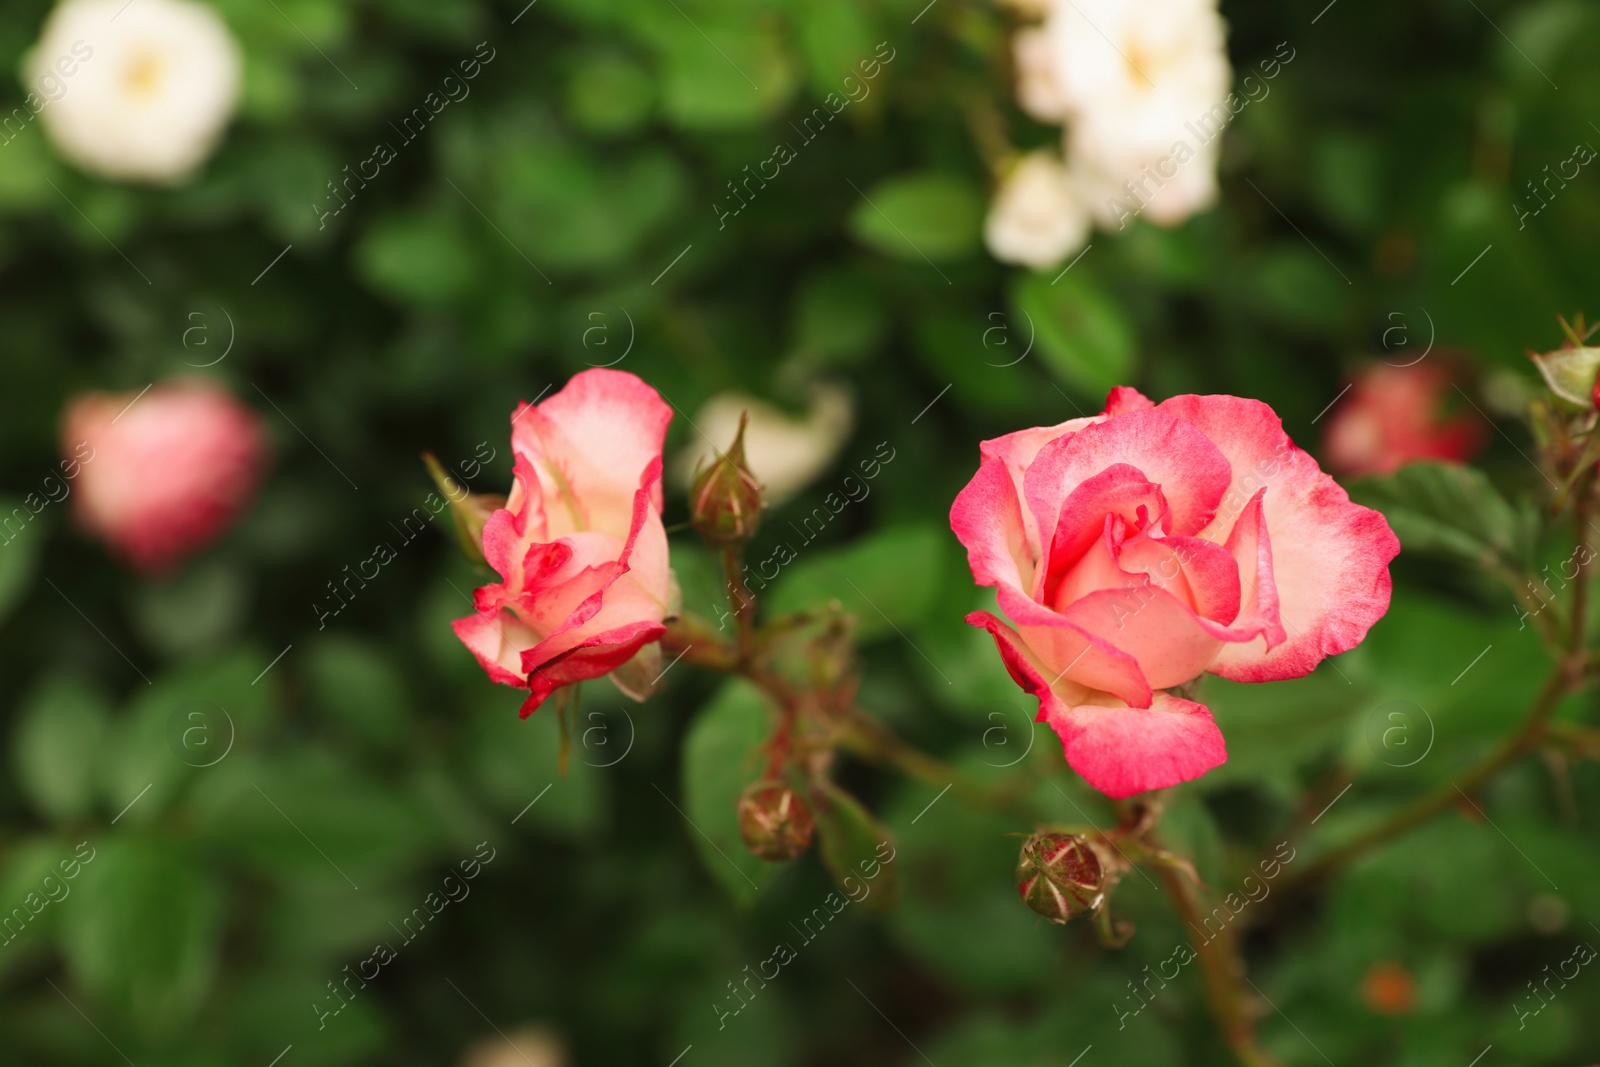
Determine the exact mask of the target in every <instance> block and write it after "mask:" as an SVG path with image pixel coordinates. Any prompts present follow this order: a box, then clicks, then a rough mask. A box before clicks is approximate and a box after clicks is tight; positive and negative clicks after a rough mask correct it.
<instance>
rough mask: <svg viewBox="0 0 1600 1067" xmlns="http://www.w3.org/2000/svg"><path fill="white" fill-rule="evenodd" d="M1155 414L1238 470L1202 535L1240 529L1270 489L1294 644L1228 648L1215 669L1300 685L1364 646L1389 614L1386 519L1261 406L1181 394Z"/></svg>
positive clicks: (1279, 581)
mask: <svg viewBox="0 0 1600 1067" xmlns="http://www.w3.org/2000/svg"><path fill="white" fill-rule="evenodd" d="M1156 410H1157V412H1161V413H1170V414H1173V415H1176V416H1178V417H1179V418H1181V419H1183V421H1184V422H1186V423H1188V424H1189V425H1190V426H1193V427H1195V428H1197V429H1198V430H1200V431H1201V432H1202V433H1204V434H1205V435H1206V436H1208V437H1209V438H1210V439H1211V440H1213V441H1215V442H1216V444H1217V447H1218V448H1220V449H1221V450H1222V453H1223V455H1225V456H1227V458H1228V462H1229V464H1230V465H1231V466H1232V468H1233V480H1232V482H1231V484H1230V486H1229V488H1228V491H1227V493H1226V495H1225V496H1224V497H1223V499H1222V504H1221V507H1220V509H1219V510H1218V513H1217V516H1216V518H1215V519H1214V520H1213V521H1212V523H1211V525H1210V526H1209V527H1207V529H1206V530H1204V531H1202V532H1201V536H1203V537H1208V536H1209V537H1211V538H1212V539H1214V535H1215V533H1216V531H1217V530H1219V529H1222V528H1227V527H1229V526H1236V519H1237V518H1238V517H1239V516H1240V515H1242V513H1243V512H1244V510H1245V509H1246V508H1247V507H1248V506H1249V504H1250V502H1251V500H1252V499H1253V498H1254V497H1255V496H1256V495H1257V494H1258V493H1259V492H1260V490H1261V489H1262V488H1263V487H1265V488H1266V493H1265V494H1264V495H1263V496H1262V497H1261V500H1262V511H1263V515H1264V518H1265V523H1266V528H1267V530H1268V531H1269V532H1270V535H1271V548H1270V553H1271V555H1270V560H1271V573H1272V577H1273V585H1274V587H1275V591H1276V594H1277V600H1278V613H1279V617H1280V618H1281V620H1282V625H1283V627H1284V628H1285V630H1286V631H1287V640H1285V641H1284V642H1283V643H1282V644H1279V645H1277V646H1276V647H1274V648H1271V649H1270V650H1269V648H1268V640H1267V638H1257V639H1255V640H1253V641H1251V642H1248V643H1246V644H1242V645H1233V646H1230V647H1228V648H1226V649H1224V650H1223V651H1222V653H1221V654H1220V655H1219V657H1218V659H1217V662H1216V664H1215V665H1214V666H1213V668H1212V669H1213V670H1214V671H1215V672H1216V673H1217V674H1220V675H1222V676H1223V677H1224V678H1231V679H1233V680H1234V681H1240V682H1266V681H1274V680H1277V679H1281V678H1298V677H1300V676H1301V675H1304V674H1309V673H1310V672H1311V671H1312V670H1313V669H1314V668H1315V667H1316V665H1317V664H1318V663H1319V662H1320V661H1321V660H1322V659H1323V657H1325V656H1332V655H1336V654H1338V653H1340V652H1344V651H1346V650H1347V649H1350V648H1353V647H1355V646H1356V645H1357V644H1359V643H1360V642H1361V640H1362V638H1364V637H1365V636H1366V633H1367V630H1368V629H1370V628H1371V626H1372V624H1373V623H1375V622H1377V621H1378V619H1380V618H1381V617H1382V616H1383V613H1384V612H1385V611H1387V610H1388V608H1389V591H1390V586H1391V581H1390V578H1389V561H1390V560H1392V559H1393V558H1394V557H1395V555H1396V554H1397V553H1398V552H1399V551H1400V542H1399V540H1398V539H1397V538H1396V537H1395V536H1394V533H1393V531H1391V530H1390V529H1389V524H1388V523H1387V522H1386V521H1385V520H1384V518H1383V516H1382V515H1380V514H1379V513H1377V512H1376V511H1372V510H1371V509H1369V508H1364V507H1361V506H1360V505H1358V504H1353V503H1351V502H1350V497H1349V495H1348V494H1347V493H1345V491H1344V490H1343V489H1341V488H1340V487H1339V485H1338V484H1337V483H1336V482H1334V480H1333V479H1332V478H1330V477H1328V475H1326V474H1324V473H1323V472H1322V471H1321V469H1319V468H1318V467H1317V463H1316V460H1314V459H1312V458H1311V457H1310V456H1309V455H1308V454H1306V453H1305V452H1304V451H1302V450H1301V449H1299V448H1296V447H1295V445H1294V443H1293V442H1292V441H1290V440H1289V436H1288V435H1287V434H1286V433H1284V432H1283V425H1282V423H1281V422H1280V420H1279V419H1278V417H1277V416H1276V415H1275V414H1273V412H1272V409H1271V408H1269V407H1267V405H1265V404H1263V403H1261V402H1260V401H1256V400H1246V399H1243V398H1240V397H1234V396H1178V397H1173V398H1172V399H1171V400H1168V401H1165V402H1164V403H1162V404H1161V405H1160V406H1159V407H1158V408H1157V409H1156ZM1258 593H1259V589H1258Z"/></svg>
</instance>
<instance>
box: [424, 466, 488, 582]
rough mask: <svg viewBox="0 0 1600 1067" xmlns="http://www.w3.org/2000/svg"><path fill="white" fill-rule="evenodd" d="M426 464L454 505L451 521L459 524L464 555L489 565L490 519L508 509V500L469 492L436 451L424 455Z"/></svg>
mask: <svg viewBox="0 0 1600 1067" xmlns="http://www.w3.org/2000/svg"><path fill="white" fill-rule="evenodd" d="M422 462H423V465H424V466H426V467H427V468H428V474H429V476H431V477H432V478H433V484H434V485H437V486H438V487H439V492H441V493H443V494H444V497H445V499H446V500H448V501H449V502H450V518H451V519H452V520H453V521H454V523H455V531H456V543H457V544H458V545H460V546H461V552H462V554H463V555H465V556H466V557H467V558H468V559H469V560H471V561H472V562H474V563H486V562H488V561H487V560H485V559H484V558H483V527H484V524H485V523H487V522H488V521H489V516H491V515H493V514H494V513H495V512H496V511H499V510H500V509H501V508H503V507H505V506H506V498H505V497H503V496H501V495H499V494H498V493H469V492H467V490H466V488H465V487H464V486H462V485H460V484H458V483H457V482H456V480H455V479H454V478H452V477H450V475H449V474H447V473H445V469H444V466H443V464H441V463H440V462H439V461H438V460H437V459H435V458H434V455H433V453H432V452H424V453H423V454H422Z"/></svg>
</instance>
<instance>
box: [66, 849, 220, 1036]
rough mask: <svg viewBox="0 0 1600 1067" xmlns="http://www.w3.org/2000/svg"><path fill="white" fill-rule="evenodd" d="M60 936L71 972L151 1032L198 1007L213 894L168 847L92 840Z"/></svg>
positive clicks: (213, 944) (210, 955) (215, 918)
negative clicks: (91, 849)
mask: <svg viewBox="0 0 1600 1067" xmlns="http://www.w3.org/2000/svg"><path fill="white" fill-rule="evenodd" d="M95 847H96V848H97V849H98V852H97V853H96V854H95V856H94V859H93V860H91V861H90V862H89V863H87V864H85V865H84V867H83V872H82V874H81V875H80V876H79V879H78V893H77V896H78V900H77V904H76V906H75V908H74V913H73V921H72V922H70V923H68V924H66V925H65V926H63V928H62V942H63V945H64V947H65V949H66V956H67V962H68V963H69V964H70V965H71V968H72V973H73V976H74V978H75V979H76V980H77V981H78V982H80V983H82V984H83V985H84V986H85V987H86V988H88V989H89V991H90V992H91V993H93V994H94V995H95V996H96V997H100V998H104V999H107V1000H110V1001H112V1002H114V1003H115V1004H117V1005H118V1006H119V1007H120V1008H121V1009H122V1011H124V1012H125V1013H126V1014H127V1015H128V1016H129V1017H130V1018H133V1019H137V1020H138V1021H139V1023H140V1025H141V1026H142V1027H143V1028H145V1029H146V1030H147V1031H151V1032H156V1033H160V1032H162V1031H165V1030H169V1029H170V1028H172V1027H175V1026H177V1025H179V1024H181V1023H182V1022H183V1020H184V1019H186V1018H187V1017H188V1016H189V1015H190V1014H191V1013H192V1012H193V1011H194V1010H195V1008H196V1007H198V1005H199V1003H200V1000H201V998H202V996H204V994H205V992H206V989H207V987H208V986H209V985H210V983H211V980H212V975H213V973H214V972H215V970H216V966H217V956H218V951H219V949H220V947H221V946H220V935H221V921H220V920H221V912H222V901H221V896H220V894H219V893H218V891H217V888H216V886H214V885H213V884H212V883H211V882H210V881H209V880H208V879H206V878H205V877H204V876H203V875H202V874H201V872H200V870H199V869H198V868H197V867H195V866H194V864H193V863H192V862H190V859H189V857H188V856H187V855H185V853H184V852H182V851H181V850H179V849H178V848H176V847H175V846H173V845H170V844H166V843H163V842H159V841H153V840H137V839H130V838H126V837H123V838H121V839H117V838H112V839H108V840H105V841H102V842H99V843H97V844H96V846H95Z"/></svg>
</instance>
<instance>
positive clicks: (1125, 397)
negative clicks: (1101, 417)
mask: <svg viewBox="0 0 1600 1067" xmlns="http://www.w3.org/2000/svg"><path fill="white" fill-rule="evenodd" d="M1155 406H1156V405H1155V401H1153V400H1151V399H1150V398H1149V397H1147V396H1145V395H1144V394H1143V393H1141V392H1139V390H1137V389H1135V388H1133V386H1131V385H1118V386H1114V387H1112V390H1111V392H1110V393H1109V394H1107V396H1106V410H1105V414H1106V417H1107V418H1113V419H1114V418H1116V417H1117V416H1118V415H1126V414H1127V413H1128V412H1130V411H1149V410H1150V409H1151V408H1153V407H1155Z"/></svg>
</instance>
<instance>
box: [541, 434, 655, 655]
mask: <svg viewBox="0 0 1600 1067" xmlns="http://www.w3.org/2000/svg"><path fill="white" fill-rule="evenodd" d="M660 483H661V458H660V457H659V456H658V457H656V458H655V459H653V460H651V461H650V464H649V465H648V466H647V467H646V468H645V471H644V474H643V475H641V476H640V478H639V487H638V489H637V490H636V491H635V494H634V508H633V519H632V528H631V529H630V531H629V534H628V540H627V541H626V542H624V543H623V544H622V546H621V547H620V548H618V547H616V546H615V544H614V542H615V540H616V539H615V538H611V537H608V536H607V535H605V534H574V535H573V536H572V537H569V538H563V542H564V543H574V544H580V543H581V544H593V545H599V546H601V547H599V548H598V549H597V551H598V553H599V555H600V556H601V557H602V558H604V559H606V560H608V561H609V562H607V563H606V564H604V566H603V568H602V567H593V568H586V569H585V570H584V571H583V572H580V573H577V574H574V575H573V576H572V577H571V578H569V579H567V581H566V584H564V585H560V586H554V587H552V588H550V589H549V590H548V591H547V592H545V593H543V594H542V595H541V596H537V597H536V596H531V595H530V596H526V597H524V598H523V600H522V601H521V602H520V603H519V604H518V605H517V611H518V613H519V614H526V616H527V617H528V618H529V619H530V620H531V621H537V623H538V632H539V633H542V634H543V635H544V640H542V641H540V642H539V644H538V645H536V646H535V647H534V648H531V649H529V650H528V651H527V652H526V653H524V654H523V664H524V665H527V664H529V663H533V664H535V665H538V664H543V663H547V662H550V661H552V660H554V659H557V658H559V657H561V656H564V655H566V654H567V653H569V652H570V651H571V650H573V649H574V648H578V647H580V646H582V645H584V644H586V643H588V642H589V641H590V639H591V636H592V635H593V634H595V633H598V632H601V631H610V630H614V629H616V628H618V627H622V626H626V625H628V624H631V623H635V622H638V621H641V620H644V621H649V622H656V623H659V622H660V621H661V620H662V619H663V618H665V617H666V614H667V611H668V609H669V607H670V604H669V600H670V596H671V572H670V571H669V570H668V569H667V567H666V556H667V544H666V540H667V539H666V531H665V529H664V528H663V527H662V525H661V516H660V514H658V513H657V511H656V509H655V505H654V503H653V494H654V493H655V492H656V491H657V490H658V489H659V486H660ZM636 567H638V569H637V570H636V569H635V568H636ZM647 583H648V584H647ZM580 595H581V597H582V599H581V600H580V599H579V597H580ZM563 613H565V614H563ZM529 669H530V670H531V669H533V668H529Z"/></svg>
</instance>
